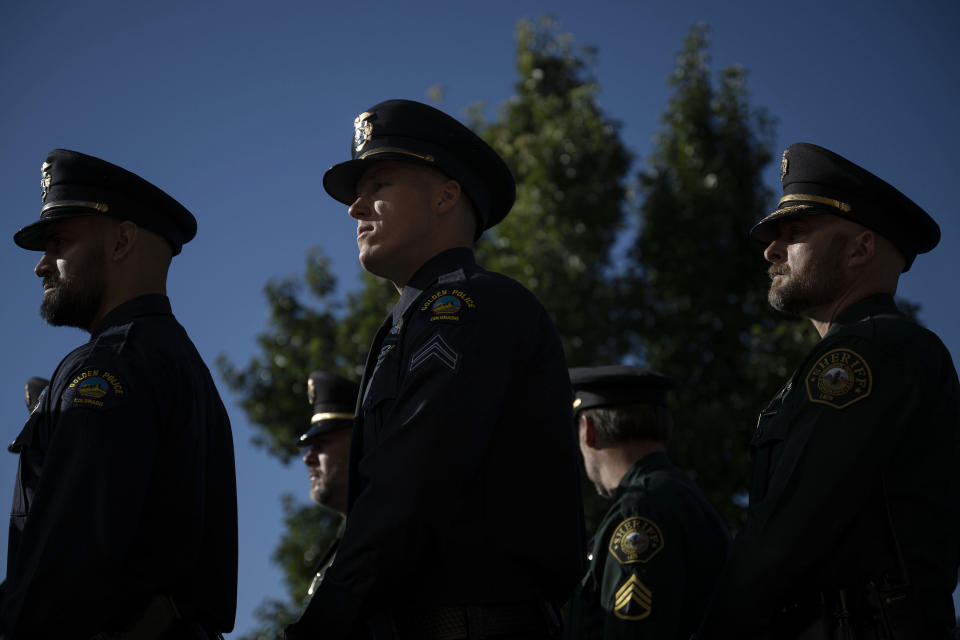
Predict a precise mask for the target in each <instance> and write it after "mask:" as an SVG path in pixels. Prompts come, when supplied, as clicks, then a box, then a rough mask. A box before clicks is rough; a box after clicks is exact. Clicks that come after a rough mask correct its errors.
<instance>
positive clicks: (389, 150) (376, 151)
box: [357, 147, 436, 162]
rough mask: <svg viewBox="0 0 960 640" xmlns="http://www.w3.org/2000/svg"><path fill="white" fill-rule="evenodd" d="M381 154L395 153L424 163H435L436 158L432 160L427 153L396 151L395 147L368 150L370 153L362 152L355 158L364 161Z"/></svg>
mask: <svg viewBox="0 0 960 640" xmlns="http://www.w3.org/2000/svg"><path fill="white" fill-rule="evenodd" d="M381 153H396V154H398V155H401V156H410V157H412V158H416V159H418V160H423V161H424V162H436V158H434V157H433V156H432V155H430V154H429V153H414V152H412V151H407V150H406V149H398V148H396V147H378V148H376V149H370V151H364V152H363V153H361V154H360V155H359V156H357V160H366V159H367V158H369V157H370V156H376V155H380V154H381Z"/></svg>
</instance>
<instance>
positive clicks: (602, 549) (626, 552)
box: [565, 452, 730, 640]
mask: <svg viewBox="0 0 960 640" xmlns="http://www.w3.org/2000/svg"><path fill="white" fill-rule="evenodd" d="M729 540H730V538H729V535H728V533H727V528H726V526H725V525H724V524H723V521H722V520H721V519H720V517H719V516H718V515H717V513H716V511H714V509H713V507H711V506H710V504H709V503H708V502H707V500H706V498H705V497H704V496H703V494H702V493H701V492H700V489H699V488H697V486H696V484H695V483H694V482H693V481H692V480H691V479H690V477H689V476H688V475H687V474H686V473H685V472H683V471H681V470H679V469H677V468H676V467H674V466H673V464H672V463H671V462H670V459H669V458H668V457H667V454H666V453H663V452H656V453H651V454H649V455H646V456H644V457H643V458H641V459H640V460H637V461H636V462H634V463H633V465H632V466H631V467H630V469H629V470H628V471H627V473H626V474H625V475H624V477H623V479H622V480H621V481H620V486H619V487H617V491H616V493H615V494H614V502H613V504H612V505H611V507H610V510H609V511H607V514H606V516H605V517H604V519H603V522H602V523H601V524H600V527H599V528H598V529H597V533H596V535H595V536H594V538H593V541H592V542H591V545H590V547H591V555H590V568H589V571H588V572H587V575H586V576H585V577H584V578H583V580H582V581H581V582H580V584H579V585H578V586H577V589H576V591H575V592H574V596H573V599H572V600H571V604H570V611H569V615H568V616H567V620H566V624H565V632H566V637H567V638H571V639H574V638H575V639H577V640H580V639H586V638H607V639H612V638H658V639H663V640H673V639H675V638H676V639H683V640H687V638H689V637H690V634H691V633H692V632H693V631H694V630H696V628H697V625H698V624H699V622H700V616H701V614H702V613H703V609H704V607H705V606H706V602H707V599H708V598H709V596H710V593H711V592H712V590H713V585H714V582H715V580H716V577H717V574H718V573H719V572H720V568H721V567H722V566H723V561H724V559H725V557H726V554H727V547H728V545H729Z"/></svg>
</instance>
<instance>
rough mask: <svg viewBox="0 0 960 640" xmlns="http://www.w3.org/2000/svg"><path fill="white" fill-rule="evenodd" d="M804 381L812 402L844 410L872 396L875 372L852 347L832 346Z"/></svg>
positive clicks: (818, 360)
mask: <svg viewBox="0 0 960 640" xmlns="http://www.w3.org/2000/svg"><path fill="white" fill-rule="evenodd" d="M804 383H805V384H806V387H807V397H809V398H810V402H815V403H817V404H825V405H827V406H829V407H833V408H834V409H843V408H845V407H849V406H850V405H851V404H853V403H854V402H857V401H858V400H863V399H864V398H866V397H868V396H869V395H870V392H871V391H872V390H873V375H872V374H871V373H870V367H869V365H867V363H866V361H865V360H864V359H863V358H862V357H860V354H858V353H857V352H856V351H854V350H853V349H833V350H832V351H828V352H827V353H825V354H823V355H822V356H820V358H818V359H817V361H816V362H815V363H814V365H813V367H811V368H810V371H809V372H808V373H807V375H806V376H805V378H804Z"/></svg>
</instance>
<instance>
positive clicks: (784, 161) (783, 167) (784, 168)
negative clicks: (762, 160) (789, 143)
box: [780, 151, 790, 182]
mask: <svg viewBox="0 0 960 640" xmlns="http://www.w3.org/2000/svg"><path fill="white" fill-rule="evenodd" d="M789 165H790V162H789V161H788V160H787V152H786V151H784V152H783V158H781V160H780V182H783V179H784V178H786V177H787V167H788V166H789Z"/></svg>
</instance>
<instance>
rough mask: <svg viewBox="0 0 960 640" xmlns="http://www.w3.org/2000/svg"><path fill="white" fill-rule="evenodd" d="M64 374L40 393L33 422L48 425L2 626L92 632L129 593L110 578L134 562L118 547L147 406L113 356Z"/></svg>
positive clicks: (149, 458) (135, 496)
mask: <svg viewBox="0 0 960 640" xmlns="http://www.w3.org/2000/svg"><path fill="white" fill-rule="evenodd" d="M68 375H69V383H68V384H67V385H66V387H65V390H64V392H63V394H62V395H61V396H60V398H50V399H49V403H50V406H49V410H50V411H51V419H50V420H49V422H48V423H47V424H46V425H43V424H42V423H41V424H38V425H37V428H43V429H50V432H49V433H48V434H47V438H43V439H41V440H46V442H47V447H48V448H47V450H46V451H45V452H43V453H42V461H43V467H42V473H40V476H39V480H38V484H37V486H36V490H35V492H34V494H33V496H32V500H31V501H30V504H29V513H28V514H27V515H26V521H25V525H24V528H23V534H22V536H21V541H20V545H19V548H18V553H17V556H16V557H15V558H11V559H10V564H9V567H8V571H9V572H10V574H11V575H8V576H7V578H8V580H7V583H8V584H12V585H16V591H15V592H13V593H8V594H7V598H6V599H5V602H4V608H5V612H4V619H5V620H6V621H7V623H8V624H9V623H10V622H11V621H12V620H15V621H16V622H15V626H14V629H19V630H30V631H31V632H32V633H36V634H38V635H43V636H46V635H53V634H54V632H63V631H65V629H63V628H61V627H62V626H63V625H69V633H68V635H71V636H73V635H77V634H82V633H83V632H86V631H87V630H88V629H91V628H94V630H95V627H96V625H98V624H100V623H101V622H102V621H103V619H104V618H106V617H108V616H110V615H111V613H116V612H111V611H110V610H109V605H111V604H117V602H118V600H119V599H121V598H123V597H124V596H129V595H130V594H129V593H124V589H125V588H127V587H130V585H125V584H122V583H121V582H120V581H119V580H118V576H119V575H122V572H121V567H122V566H124V565H126V564H129V563H131V562H134V563H135V562H136V559H135V558H131V557H129V555H128V552H129V550H130V543H131V540H132V538H133V536H134V534H135V532H136V528H137V523H138V514H139V513H140V511H141V507H142V504H143V500H144V496H145V493H146V488H147V484H148V481H149V479H150V476H151V473H152V471H153V462H154V455H155V450H156V446H157V433H156V426H155V415H154V412H153V411H151V409H150V407H149V405H147V404H146V402H145V398H144V394H143V392H142V389H141V387H140V383H139V381H137V380H134V379H133V378H132V376H130V375H129V374H128V373H127V372H125V371H124V370H123V368H122V365H120V363H118V362H115V361H113V360H110V359H106V360H100V361H88V362H85V363H84V364H83V366H82V367H78V368H76V369H75V370H73V371H71V372H70V373H69V374H68ZM40 435H41V434H36V437H35V438H34V440H35V441H36V440H37V439H38V438H39V436H40ZM36 446H38V445H37V442H34V443H33V444H32V445H30V447H36ZM30 447H28V449H29V448H30ZM33 453H35V451H34V452H33ZM22 455H31V451H29V450H28V451H26V452H24V454H22ZM23 464H24V460H23V459H21V465H23ZM105 605H107V607H105ZM51 611H53V612H57V613H56V615H50V612H51ZM8 631H10V629H8ZM84 637H85V636H84Z"/></svg>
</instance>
